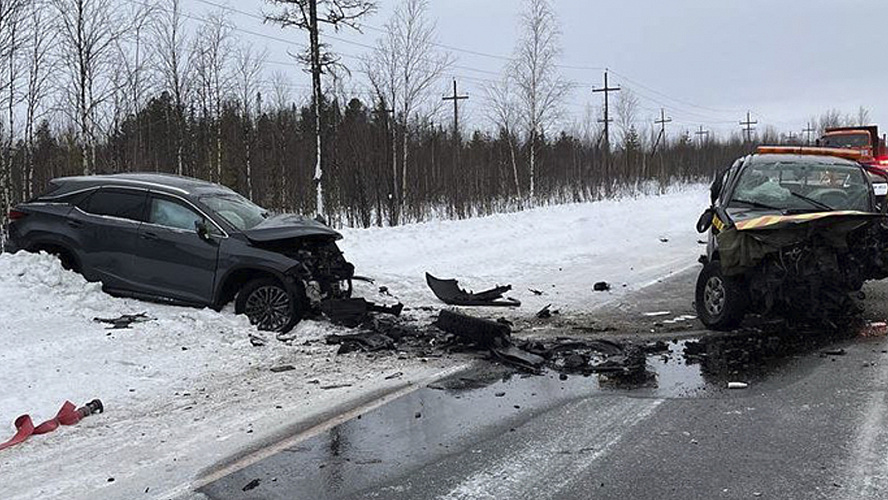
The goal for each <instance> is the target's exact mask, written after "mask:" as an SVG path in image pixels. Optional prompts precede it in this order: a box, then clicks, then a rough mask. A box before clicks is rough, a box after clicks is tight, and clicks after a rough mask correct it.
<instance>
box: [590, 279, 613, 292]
mask: <svg viewBox="0 0 888 500" xmlns="http://www.w3.org/2000/svg"><path fill="white" fill-rule="evenodd" d="M592 289H593V290H595V291H596V292H606V291H608V290H610V289H611V286H610V283H608V282H607V281H599V282H598V283H595V285H593V286H592Z"/></svg>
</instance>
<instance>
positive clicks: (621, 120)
mask: <svg viewBox="0 0 888 500" xmlns="http://www.w3.org/2000/svg"><path fill="white" fill-rule="evenodd" d="M614 112H615V113H614V114H615V115H616V118H617V120H616V122H617V128H618V129H619V130H620V143H621V144H622V145H623V147H624V148H625V147H626V144H627V139H631V138H633V137H634V136H637V129H636V123H637V122H638V97H636V96H635V93H634V92H632V90H631V89H630V88H629V87H626V86H625V85H624V86H623V87H622V89H621V90H620V93H619V95H618V96H617V102H616V103H615V106H614Z"/></svg>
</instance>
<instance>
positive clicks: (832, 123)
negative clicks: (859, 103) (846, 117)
mask: <svg viewBox="0 0 888 500" xmlns="http://www.w3.org/2000/svg"><path fill="white" fill-rule="evenodd" d="M842 123H843V121H842V113H841V112H839V110H837V109H828V110H826V111H825V112H824V113H823V114H822V115H820V118H819V119H818V124H817V133H818V134H819V135H823V132H824V131H825V130H826V129H828V128H833V127H841V126H842Z"/></svg>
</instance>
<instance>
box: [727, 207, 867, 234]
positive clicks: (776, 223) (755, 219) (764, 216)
mask: <svg viewBox="0 0 888 500" xmlns="http://www.w3.org/2000/svg"><path fill="white" fill-rule="evenodd" d="M728 215H729V216H730V217H731V220H732V221H733V222H734V226H735V227H736V229H737V230H738V231H751V230H762V229H768V230H772V229H782V228H785V227H787V226H790V225H795V224H805V223H808V222H812V221H817V220H821V219H830V220H843V221H846V220H849V219H856V220H867V219H877V218H880V217H882V215H881V214H879V213H874V212H861V211H857V210H834V211H831V212H805V213H792V214H782V213H780V212H776V211H770V210H747V211H734V210H729V211H728Z"/></svg>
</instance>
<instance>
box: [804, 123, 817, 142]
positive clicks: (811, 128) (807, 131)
mask: <svg viewBox="0 0 888 500" xmlns="http://www.w3.org/2000/svg"><path fill="white" fill-rule="evenodd" d="M812 132H816V130H815V129H814V126H813V125H812V124H811V122H808V125H806V126H805V128H804V129H802V133H803V134H805V136H806V137H807V139H805V145H806V146H810V145H811V133H812Z"/></svg>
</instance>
